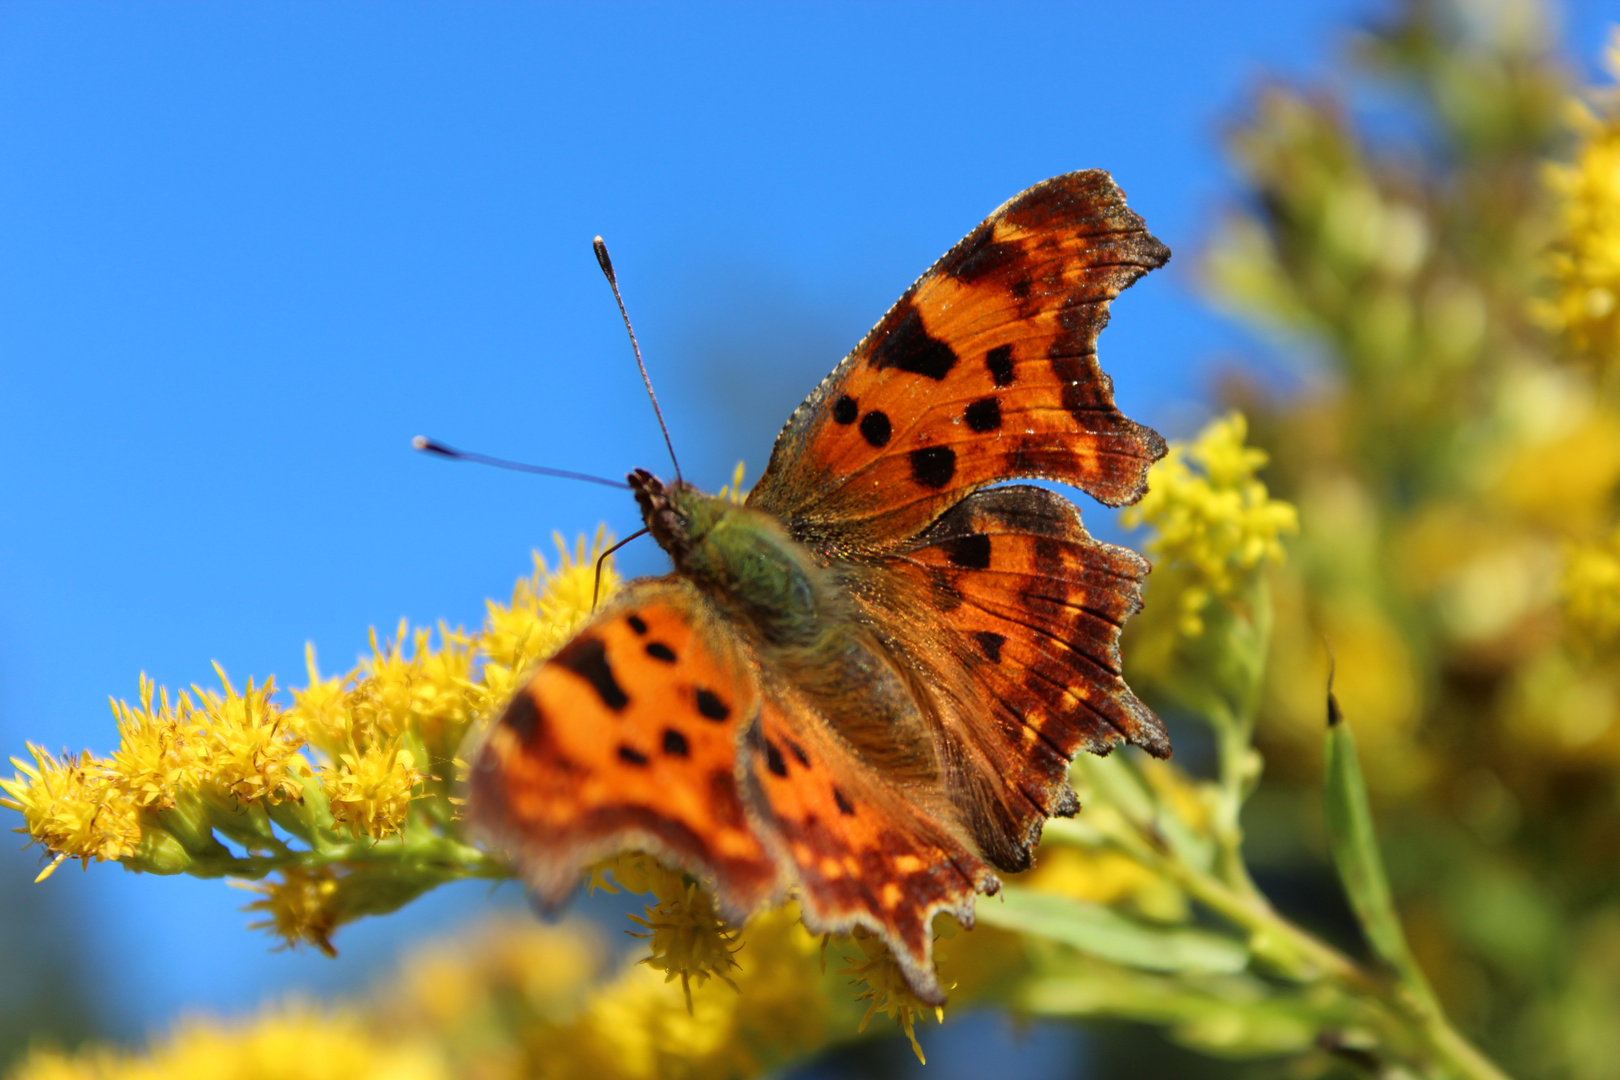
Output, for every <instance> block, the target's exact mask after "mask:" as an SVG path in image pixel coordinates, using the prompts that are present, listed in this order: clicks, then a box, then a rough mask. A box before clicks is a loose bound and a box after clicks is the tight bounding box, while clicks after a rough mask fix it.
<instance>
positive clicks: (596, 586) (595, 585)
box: [591, 529, 651, 615]
mask: <svg viewBox="0 0 1620 1080" xmlns="http://www.w3.org/2000/svg"><path fill="white" fill-rule="evenodd" d="M649 531H651V530H648V529H637V530H636V531H635V532H633V533H631V534H630V535H629V536H627V537H625V538H624V539H623V540H620V541H619V542H618V543H617V544H614V545H613V546H612V547H610V548H608V549H607V550H606V551H604V552H602V554H600V555H598V556H597V557H596V580H595V581H594V582H592V584H591V614H592V615H595V614H596V597H597V595H598V594H600V593H601V591H602V564H603V563H605V562H607V558H608V556H609V555H611V554H613V553H614V552H615V551H618V550H619V549H620V548H622V547H624V545H626V544H628V543H629V542H630V541H632V540H635V539H638V538H640V537H643V536H646V535H647V533H648V532H649Z"/></svg>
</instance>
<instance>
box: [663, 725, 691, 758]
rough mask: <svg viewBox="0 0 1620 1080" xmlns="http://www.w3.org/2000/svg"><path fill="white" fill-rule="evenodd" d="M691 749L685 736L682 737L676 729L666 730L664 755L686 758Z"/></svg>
mask: <svg viewBox="0 0 1620 1080" xmlns="http://www.w3.org/2000/svg"><path fill="white" fill-rule="evenodd" d="M691 749H692V748H691V747H690V746H688V745H687V743H686V736H685V735H682V734H681V733H680V732H678V731H676V730H675V729H674V728H665V729H664V753H666V754H668V755H670V756H671V757H685V756H686V755H687V754H689V753H690V752H691Z"/></svg>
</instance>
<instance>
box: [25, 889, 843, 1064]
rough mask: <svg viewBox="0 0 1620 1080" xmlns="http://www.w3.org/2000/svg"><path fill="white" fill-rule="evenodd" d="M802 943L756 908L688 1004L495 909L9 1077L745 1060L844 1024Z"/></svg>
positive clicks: (586, 931)
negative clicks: (170, 1025) (332, 983)
mask: <svg viewBox="0 0 1620 1080" xmlns="http://www.w3.org/2000/svg"><path fill="white" fill-rule="evenodd" d="M817 953H818V949H817V942H816V939H815V938H813V937H812V936H811V935H810V934H808V933H807V932H806V931H805V929H804V927H803V926H802V925H801V924H800V923H799V919H798V912H797V911H796V910H795V909H794V908H793V907H791V906H789V907H786V908H781V909H778V910H776V911H772V912H768V913H766V914H763V915H761V916H759V917H758V918H756V919H754V920H752V921H751V922H750V924H749V926H748V948H747V949H746V950H745V951H744V952H743V953H742V954H740V956H739V962H738V963H737V964H736V965H735V967H734V979H735V986H734V987H732V986H722V985H720V984H719V983H716V982H711V983H709V984H708V985H706V986H694V987H693V988H692V994H691V1002H690V1005H689V1004H688V999H687V997H686V995H684V994H683V993H682V992H681V991H680V990H677V989H676V988H675V987H674V986H673V985H671V984H670V982H669V981H668V980H667V979H665V978H664V977H662V976H661V975H660V974H659V973H657V972H654V971H652V970H650V969H649V968H648V967H646V966H642V965H636V964H630V965H627V966H626V967H625V968H623V969H621V970H620V971H619V972H618V973H617V974H611V975H609V977H607V978H605V979H604V978H603V976H604V974H605V972H604V966H605V965H604V957H605V954H606V949H605V948H604V947H603V945H602V942H601V941H600V939H599V938H598V937H597V935H596V932H595V931H594V930H593V928H592V927H591V926H590V925H589V924H587V923H583V922H573V923H566V924H564V925H562V926H556V927H548V926H545V925H542V924H540V923H538V922H537V921H536V920H534V919H532V918H528V917H525V916H521V915H517V916H507V917H497V918H495V919H492V920H490V921H489V922H487V923H484V924H482V925H480V926H478V927H476V928H474V929H473V930H471V931H470V932H467V933H465V934H463V935H461V936H460V937H459V938H456V939H452V940H447V941H444V942H440V943H435V944H432V945H429V946H426V947H424V948H422V949H420V950H419V951H417V952H416V953H415V954H414V955H413V956H411V957H409V958H407V960H406V961H405V963H404V965H403V970H402V971H401V972H400V973H399V975H398V976H397V977H395V978H393V979H391V980H389V982H388V983H387V984H386V986H385V988H383V989H380V990H379V991H378V992H377V994H376V995H375V996H374V997H373V998H372V999H371V1000H370V1001H366V1002H362V1003H357V1004H355V1005H352V1006H348V1007H341V1008H337V1009H314V1008H311V1007H309V1006H305V1005H296V1004H295V1005H290V1006H284V1007H280V1008H274V1009H270V1010H267V1011H266V1012H264V1013H263V1014H261V1016H259V1017H258V1018H257V1019H254V1020H251V1021H249V1022H247V1023H244V1024H225V1023H220V1022H217V1021H202V1020H193V1021H190V1022H188V1023H185V1024H183V1025H181V1026H180V1027H179V1028H178V1029H177V1030H176V1031H175V1032H174V1033H173V1034H172V1035H170V1036H169V1037H167V1038H165V1039H163V1040H161V1041H159V1042H157V1043H156V1044H154V1045H153V1046H152V1047H151V1048H150V1049H149V1050H147V1051H146V1052H145V1053H123V1052H117V1051H113V1050H109V1049H92V1050H88V1051H84V1052H80V1053H78V1054H73V1055H67V1054H62V1053H58V1052H54V1051H44V1050H41V1051H36V1052H35V1053H34V1054H32V1055H31V1056H30V1057H29V1058H28V1059H27V1060H26V1061H25V1062H24V1064H23V1065H22V1067H21V1069H20V1070H18V1072H17V1073H16V1074H15V1076H14V1080H148V1078H153V1080H155V1078H157V1077H164V1078H165V1080H170V1078H172V1080H201V1078H204V1077H206V1078H208V1080H214V1078H216V1077H222V1078H225V1080H283V1078H286V1080H293V1078H295V1077H296V1078H299V1080H305V1078H309V1080H324V1078H326V1077H332V1078H334V1080H336V1078H338V1077H342V1078H345V1080H365V1078H368V1077H384V1076H386V1077H390V1078H392V1077H400V1078H403V1080H440V1078H445V1080H448V1078H449V1077H453V1076H460V1077H467V1076H473V1077H481V1078H485V1080H519V1078H541V1080H656V1078H663V1077H672V1078H673V1077H745V1076H754V1075H758V1074H759V1073H761V1072H764V1071H765V1070H767V1069H771V1068H776V1067H779V1066H781V1065H783V1064H785V1063H787V1062H789V1061H791V1060H793V1059H794V1058H796V1057H798V1056H801V1055H803V1054H805V1053H807V1052H808V1051H810V1050H812V1049H814V1048H815V1047H818V1046H820V1045H822V1044H823V1043H824V1042H825V1041H826V1040H827V1039H828V1038H829V1037H830V1036H831V1035H833V1034H834V1033H835V1029H836V1031H837V1032H839V1033H843V1034H846V1035H847V1034H850V1033H852V1032H853V1030H854V1026H855V1025H854V1018H853V1009H852V1008H849V1007H847V1006H843V1012H842V1013H839V1012H838V1009H839V1008H840V1002H839V1001H838V999H837V998H835V997H829V996H828V995H827V994H826V993H825V988H824V986H823V980H822V978H821V976H820V973H819V964H818V961H817Z"/></svg>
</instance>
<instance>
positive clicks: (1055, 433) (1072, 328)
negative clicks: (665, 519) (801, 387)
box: [749, 170, 1169, 550]
mask: <svg viewBox="0 0 1620 1080" xmlns="http://www.w3.org/2000/svg"><path fill="white" fill-rule="evenodd" d="M1168 257H1169V250H1168V249H1167V248H1165V247H1164V245H1162V244H1160V243H1159V242H1158V241H1157V240H1156V239H1154V238H1153V237H1152V236H1151V235H1150V234H1149V233H1148V231H1147V229H1146V227H1145V226H1144V225H1143V223H1142V220H1141V218H1140V217H1138V216H1137V215H1136V214H1135V213H1134V212H1132V211H1131V210H1129V209H1128V208H1127V207H1126V206H1125V199H1124V195H1123V194H1122V193H1121V192H1120V190H1119V188H1118V187H1116V186H1115V185H1114V182H1113V181H1112V180H1111V179H1110V178H1109V177H1108V175H1107V174H1106V173H1103V172H1100V171H1095V170H1094V171H1089V172H1078V173H1070V174H1068V175H1066V176H1060V177H1056V178H1054V179H1052V180H1048V181H1046V182H1045V183H1043V184H1038V185H1036V186H1035V187H1033V188H1030V189H1029V190H1028V191H1026V192H1024V193H1023V194H1021V195H1019V196H1017V197H1016V198H1014V199H1013V200H1012V201H1010V202H1009V203H1007V204H1006V205H1005V206H1003V207H1002V208H1001V209H999V210H997V211H996V212H995V213H994V214H992V215H991V216H990V218H988V219H987V220H986V221H985V222H984V223H983V224H981V225H980V226H979V227H978V228H977V229H975V230H974V231H973V232H972V233H970V234H969V235H968V236H967V238H966V239H964V240H963V241H962V242H961V243H960V244H958V245H957V246H956V247H955V248H953V249H951V251H950V252H948V253H947V254H946V255H945V257H944V258H942V259H941V260H940V261H939V262H938V263H937V264H935V266H934V267H933V269H931V270H929V271H928V273H927V274H925V275H923V277H922V278H921V279H920V280H919V281H918V282H917V283H916V284H915V285H913V286H912V287H911V289H910V290H908V291H907V293H906V295H905V296H903V297H901V299H900V302H899V303H897V304H896V305H895V306H894V308H893V309H891V310H890V311H889V313H888V314H887V315H885V316H884V318H883V319H882V321H881V322H879V323H878V325H877V326H876V327H875V328H873V330H872V332H871V333H869V334H868V335H867V336H866V338H865V339H864V340H863V341H862V342H861V343H860V345H858V346H856V348H855V350H854V351H853V352H852V353H851V354H850V355H849V356H848V357H846V358H845V359H844V361H843V362H842V363H841V364H839V366H838V367H837V368H836V369H835V370H834V371H833V373H832V374H831V375H830V376H828V378H827V379H826V381H825V382H823V383H822V385H821V386H820V387H819V388H817V390H816V391H815V392H814V393H813V394H812V395H811V396H810V398H809V399H808V400H806V401H805V403H804V404H803V405H801V406H800V407H799V409H798V410H797V411H796V412H795V413H794V414H793V417H792V418H791V419H790V420H789V422H788V425H787V427H786V428H784V429H783V431H782V434H781V436H779V437H778V439H777V443H776V447H775V449H774V450H773V451H772V455H771V461H770V465H769V467H768V469H767V470H766V473H765V475H764V476H763V477H762V478H761V480H760V482H759V484H758V485H757V486H756V487H755V488H754V491H753V493H752V494H751V495H750V499H749V502H750V505H754V506H759V507H761V508H763V509H767V510H770V511H772V512H774V513H776V514H778V515H779V516H781V517H782V518H783V519H784V520H785V521H787V522H788V523H789V525H790V527H791V528H792V529H793V530H794V532H795V535H798V536H800V537H801V538H803V539H806V540H809V541H811V542H817V543H820V544H822V545H824V546H828V547H835V548H838V549H841V550H884V549H885V548H891V547H893V546H894V545H896V544H897V543H900V542H903V541H904V540H905V539H907V538H909V537H911V536H913V535H915V534H916V533H917V532H918V531H919V530H921V529H922V528H923V527H924V526H926V525H927V524H928V523H929V522H930V521H932V520H933V519H934V518H935V517H937V516H938V515H939V514H940V513H941V512H943V511H944V510H945V509H946V508H948V507H950V506H951V505H953V504H955V503H956V502H957V501H959V500H960V499H961V498H962V497H963V496H964V495H965V494H967V493H968V492H971V491H972V490H973V489H975V488H977V487H979V486H982V485H984V484H988V483H993V482H995V481H998V480H1006V479H1013V478H1017V477H1042V478H1046V479H1051V480H1061V481H1064V482H1067V483H1071V484H1075V485H1076V486H1078V487H1080V488H1082V489H1083V490H1085V491H1087V492H1088V493H1090V494H1091V495H1093V496H1094V497H1096V498H1098V499H1100V500H1102V501H1103V502H1106V503H1109V504H1111V505H1119V504H1122V503H1127V502H1132V501H1134V500H1135V499H1137V498H1139V497H1140V496H1141V494H1142V492H1143V491H1144V490H1145V480H1146V472H1147V468H1148V466H1149V465H1151V464H1152V463H1153V462H1154V461H1155V460H1157V459H1158V458H1159V457H1161V456H1162V455H1163V453H1164V441H1163V440H1162V439H1160V438H1159V436H1158V435H1157V434H1155V433H1154V432H1153V431H1151V430H1149V429H1147V428H1144V427H1142V426H1141V425H1139V424H1136V423H1135V422H1133V421H1131V420H1129V419H1127V418H1126V417H1125V416H1124V415H1122V414H1121V413H1120V412H1119V410H1118V409H1117V408H1115V406H1114V400H1113V389H1112V384H1111V383H1110V382H1109V379H1108V377H1107V376H1106V375H1104V374H1103V373H1102V371H1101V369H1099V368H1098V366H1097V361H1096V340H1097V334H1098V332H1099V331H1100V330H1101V329H1102V327H1103V325H1104V324H1105V323H1106V322H1107V319H1108V302H1109V301H1110V300H1111V299H1113V298H1114V297H1115V296H1117V295H1118V294H1119V293H1120V291H1121V290H1123V289H1124V288H1125V287H1126V286H1128V285H1130V284H1131V283H1132V282H1133V281H1135V280H1136V279H1137V278H1138V277H1140V276H1141V275H1142V274H1144V273H1146V272H1147V271H1149V270H1151V269H1153V268H1154V267H1157V266H1160V265H1162V264H1163V263H1164V261H1165V260H1166V259H1167V258H1168Z"/></svg>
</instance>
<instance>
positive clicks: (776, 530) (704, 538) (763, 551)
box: [666, 485, 827, 645]
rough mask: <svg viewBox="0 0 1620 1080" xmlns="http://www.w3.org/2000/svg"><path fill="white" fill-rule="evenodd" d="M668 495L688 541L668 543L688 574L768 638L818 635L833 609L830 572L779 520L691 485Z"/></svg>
mask: <svg viewBox="0 0 1620 1080" xmlns="http://www.w3.org/2000/svg"><path fill="white" fill-rule="evenodd" d="M669 496H670V506H671V509H673V510H674V511H675V513H676V515H677V518H678V519H679V521H680V523H681V525H682V526H683V529H682V531H683V532H684V533H685V535H684V537H683V538H682V539H684V540H685V544H684V545H682V544H679V543H677V544H675V545H666V547H667V548H668V549H669V550H670V554H671V555H672V556H673V557H674V558H675V564H676V567H677V569H679V570H680V572H681V573H682V574H684V575H686V576H687V577H688V578H689V579H691V580H692V581H693V582H695V583H696V584H697V585H698V586H699V587H700V588H702V589H703V590H704V591H705V592H707V593H708V594H709V595H710V596H711V597H712V598H713V599H714V600H715V601H716V602H717V603H718V604H719V605H720V606H722V607H724V608H726V609H728V610H729V611H730V612H731V613H733V614H734V615H736V616H739V617H741V618H742V619H745V620H746V621H747V622H749V623H750V624H752V625H753V627H754V628H755V629H756V630H757V631H758V632H759V634H760V636H761V637H762V638H763V639H764V640H765V641H767V642H770V643H772V644H776V645H804V644H809V643H810V642H811V641H813V640H814V639H815V638H816V636H817V635H818V633H819V632H820V629H821V627H822V624H823V619H824V618H825V616H826V614H827V612H826V611H825V607H826V605H825V604H824V603H823V599H824V598H823V584H822V583H823V579H824V577H825V572H824V571H823V570H822V569H821V568H820V567H819V566H817V565H816V562H815V560H814V558H813V557H812V556H811V554H810V552H809V551H808V550H807V549H806V548H805V547H804V546H803V545H801V544H800V543H798V542H797V541H796V540H794V539H793V538H792V537H791V536H789V535H788V533H787V530H786V529H785V528H784V527H783V526H782V523H781V522H780V521H778V520H777V519H776V518H775V517H773V516H771V515H770V514H767V513H764V512H762V511H759V510H751V509H749V508H748V507H746V506H739V505H737V504H736V503H734V502H731V501H730V500H728V499H721V498H716V497H714V496H712V495H705V494H703V493H702V492H700V491H697V490H696V489H694V488H689V487H685V486H684V485H682V486H680V487H676V488H673V489H671V490H670V492H669Z"/></svg>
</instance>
